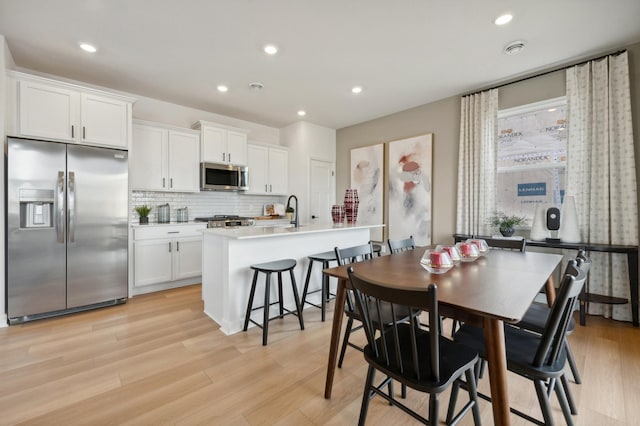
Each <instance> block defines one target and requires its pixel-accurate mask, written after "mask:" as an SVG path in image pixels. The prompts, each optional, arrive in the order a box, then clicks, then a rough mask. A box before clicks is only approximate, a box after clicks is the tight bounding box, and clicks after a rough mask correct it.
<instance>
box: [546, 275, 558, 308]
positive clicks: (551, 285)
mask: <svg viewBox="0 0 640 426" xmlns="http://www.w3.org/2000/svg"><path fill="white" fill-rule="evenodd" d="M544 291H545V294H546V296H547V306H549V307H552V306H553V302H554V301H555V300H556V282H555V280H554V279H553V275H551V276H550V277H549V278H548V279H547V282H546V283H545V284H544Z"/></svg>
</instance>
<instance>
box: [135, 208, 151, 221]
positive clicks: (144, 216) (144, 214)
mask: <svg viewBox="0 0 640 426" xmlns="http://www.w3.org/2000/svg"><path fill="white" fill-rule="evenodd" d="M150 211H151V207H149V206H147V205H146V204H145V205H143V206H139V207H136V212H138V215H139V216H140V225H148V224H149V212H150Z"/></svg>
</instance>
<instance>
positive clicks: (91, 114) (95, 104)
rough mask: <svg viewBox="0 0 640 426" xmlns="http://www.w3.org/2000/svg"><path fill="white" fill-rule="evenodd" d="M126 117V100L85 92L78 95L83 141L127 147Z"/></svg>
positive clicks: (127, 113)
mask: <svg viewBox="0 0 640 426" xmlns="http://www.w3.org/2000/svg"><path fill="white" fill-rule="evenodd" d="M128 117H129V103H128V102H124V101H121V100H118V99H113V98H110V97H106V96H98V95H92V94H87V93H83V94H82V95H81V96H80V118H81V119H82V123H81V124H82V134H81V135H80V136H81V138H82V139H81V140H82V142H83V143H88V144H92V145H107V146H115V147H119V148H127V147H128V140H129V138H128V132H129V125H128V123H129V120H128Z"/></svg>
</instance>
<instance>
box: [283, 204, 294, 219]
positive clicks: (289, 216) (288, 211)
mask: <svg viewBox="0 0 640 426" xmlns="http://www.w3.org/2000/svg"><path fill="white" fill-rule="evenodd" d="M285 213H286V216H287V219H289V220H293V213H295V209H294V208H293V207H287V209H286V210H285Z"/></svg>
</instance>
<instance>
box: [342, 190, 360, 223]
mask: <svg viewBox="0 0 640 426" xmlns="http://www.w3.org/2000/svg"><path fill="white" fill-rule="evenodd" d="M359 204H360V200H359V199H358V190H357V189H347V190H346V191H345V192H344V208H345V212H346V215H347V223H348V224H354V223H356V220H357V219H358V205H359Z"/></svg>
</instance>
